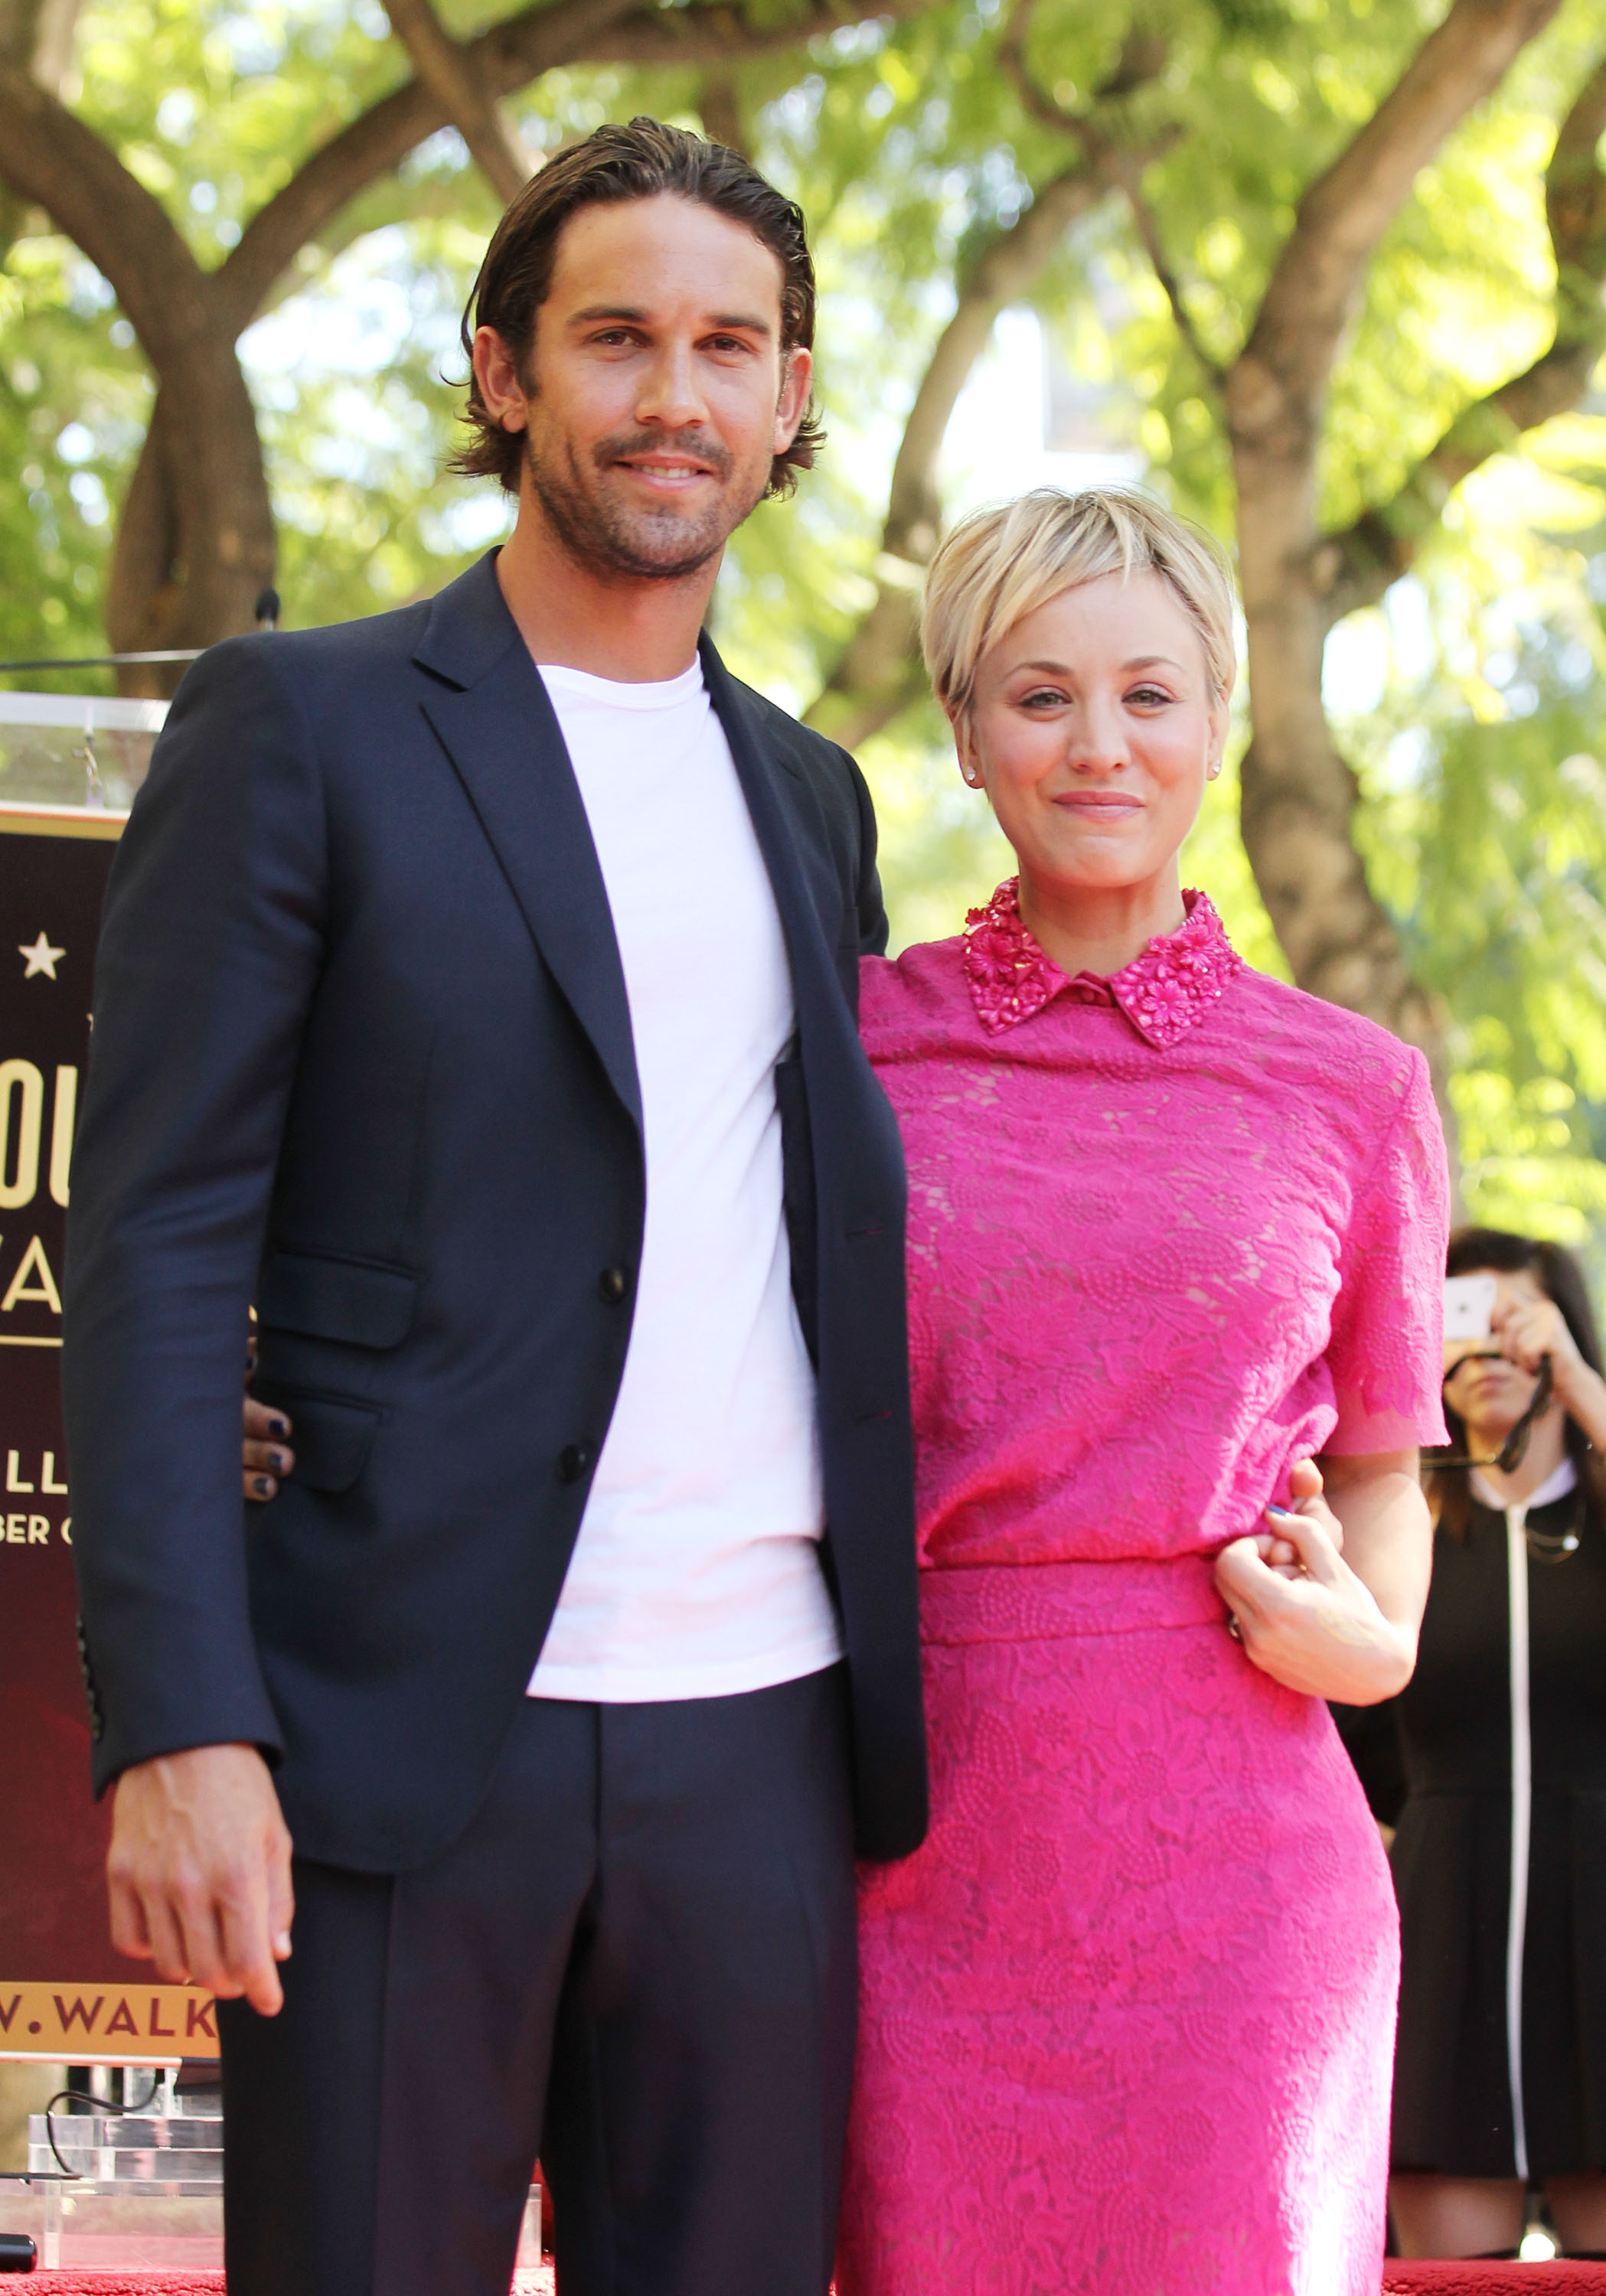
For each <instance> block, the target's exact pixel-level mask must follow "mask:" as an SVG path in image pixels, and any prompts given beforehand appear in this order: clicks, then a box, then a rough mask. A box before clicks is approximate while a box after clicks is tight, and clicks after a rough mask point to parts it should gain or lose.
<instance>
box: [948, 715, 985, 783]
mask: <svg viewBox="0 0 1606 2296" xmlns="http://www.w3.org/2000/svg"><path fill="white" fill-rule="evenodd" d="M948 722H949V724H950V725H951V726H952V727H953V746H954V749H955V750H956V751H957V752H958V755H959V775H960V778H961V780H963V781H964V782H965V783H967V784H968V786H969V787H970V788H971V789H984V788H985V787H986V785H987V784H986V776H985V775H984V773H983V771H982V761H981V758H980V755H979V754H978V752H977V750H976V742H975V738H974V736H973V735H972V733H971V730H970V720H969V717H968V714H967V715H966V716H963V717H951V718H950V719H949V721H948Z"/></svg>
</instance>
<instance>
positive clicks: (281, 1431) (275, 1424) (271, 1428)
mask: <svg viewBox="0 0 1606 2296" xmlns="http://www.w3.org/2000/svg"><path fill="white" fill-rule="evenodd" d="M268 1433H269V1434H270V1435H271V1436H272V1437H273V1439H274V1440H275V1442H276V1443H288V1442H289V1440H290V1422H289V1420H288V1419H270V1420H269V1421H268Z"/></svg>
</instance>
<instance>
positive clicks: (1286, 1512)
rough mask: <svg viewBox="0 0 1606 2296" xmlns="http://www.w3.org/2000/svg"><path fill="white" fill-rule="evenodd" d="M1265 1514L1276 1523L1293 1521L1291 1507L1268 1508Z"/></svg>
mask: <svg viewBox="0 0 1606 2296" xmlns="http://www.w3.org/2000/svg"><path fill="white" fill-rule="evenodd" d="M1266 1513H1268V1514H1269V1515H1271V1516H1272V1518H1273V1520H1274V1521H1278V1522H1292V1521H1293V1520H1294V1511H1293V1509H1292V1507H1280V1506H1269V1507H1267V1509H1266Z"/></svg>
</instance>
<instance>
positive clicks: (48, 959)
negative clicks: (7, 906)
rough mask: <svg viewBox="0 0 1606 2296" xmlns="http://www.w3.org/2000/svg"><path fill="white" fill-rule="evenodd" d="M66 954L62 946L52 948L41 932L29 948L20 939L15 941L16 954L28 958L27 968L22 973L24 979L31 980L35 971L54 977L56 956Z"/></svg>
mask: <svg viewBox="0 0 1606 2296" xmlns="http://www.w3.org/2000/svg"><path fill="white" fill-rule="evenodd" d="M66 954H67V952H66V950H65V949H64V948H52V947H51V946H50V943H49V942H48V941H47V940H46V939H45V936H44V934H43V933H41V934H40V935H39V938H38V939H37V941H35V943H34V945H33V947H31V948H29V947H27V946H26V945H25V943H23V942H21V941H19V942H18V943H17V955H19V956H25V957H26V958H27V959H28V970H27V972H25V973H24V974H23V975H22V978H23V980H32V979H33V977H34V975H35V973H36V972H43V973H44V974H45V975H46V977H47V978H48V979H50V980H54V979H55V977H56V959H57V957H58V956H65V955H66Z"/></svg>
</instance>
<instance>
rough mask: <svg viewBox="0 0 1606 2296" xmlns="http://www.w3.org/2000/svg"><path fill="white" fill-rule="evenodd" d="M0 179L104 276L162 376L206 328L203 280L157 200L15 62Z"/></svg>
mask: <svg viewBox="0 0 1606 2296" xmlns="http://www.w3.org/2000/svg"><path fill="white" fill-rule="evenodd" d="M0 176H4V180H5V182H6V183H7V184H8V185H9V186H10V187H11V189H12V191H13V192H17V193H21V196H22V197H23V198H24V199H28V200H32V201H35V202H36V203H37V205H38V206H40V207H42V208H44V209H45V211H46V212H47V213H48V214H49V215H50V216H51V217H54V220H55V222H56V223H57V224H59V225H60V226H61V228H62V231H64V232H65V233H66V234H68V236H69V237H70V239H72V240H74V241H75V242H77V244H78V246H79V247H80V248H82V250H83V251H84V253H85V254H86V256H87V257H88V258H89V260H90V261H91V263H93V264H94V265H95V267H96V269H97V270H99V271H101V272H103V273H104V275H105V276H106V277H107V278H108V279H109V280H110V281H111V285H112V288H113V289H114V291H115V292H116V295H117V299H118V300H119V303H120V304H121V305H122V307H123V309H124V310H125V311H126V312H127V313H128V317H129V318H130V319H131V320H132V321H133V324H134V326H135V329H136V332H137V333H138V335H139V338H140V340H141V341H142V342H143V343H144V347H145V349H146V352H147V353H148V355H149V357H150V360H151V364H152V366H153V367H154V368H155V369H156V371H157V373H158V374H161V373H163V371H164V369H166V368H169V367H172V366H174V365H177V364H179V363H181V362H182V360H183V358H184V355H185V350H186V349H187V348H189V346H190V345H191V344H192V343H193V342H194V340H195V339H196V337H197V335H198V334H206V333H209V332H210V325H209V323H208V315H207V311H206V301H207V294H206V290H207V280H206V275H205V274H204V273H203V272H202V269H201V266H200V265H199V264H198V263H197V262H196V260H195V258H194V256H193V255H192V254H191V252H190V250H189V247H188V244H187V243H186V242H185V240H184V238H183V237H182V236H181V235H180V234H179V232H178V231H177V227H176V226H175V225H173V224H172V223H171V222H169V218H168V215H167V211H166V209H164V208H163V207H162V205H161V201H159V200H156V199H154V198H153V197H152V194H151V193H149V192H147V191H146V189H145V187H144V184H142V183H141V182H140V181H139V179H138V178H137V176H133V175H131V174H130V173H129V171H128V168H125V167H124V166H123V163H122V161H121V160H119V158H118V156H117V154H116V153H115V152H113V151H112V150H111V146H110V145H109V144H107V143H103V142H102V141H101V138H100V137H99V136H98V135H95V133H94V132H93V130H91V129H90V128H87V127H85V126H84V124H83V122H82V121H81V120H79V119H75V118H74V116H73V114H72V113H71V112H70V111H68V110H67V108H66V106H65V105H64V104H62V103H59V102H57V100H56V98H55V97H54V95H51V94H48V93H47V92H46V90H45V89H44V88H42V87H41V86H39V85H38V82H37V80H35V79H34V78H32V77H31V75H30V74H29V73H28V72H26V71H22V70H19V69H18V67H17V66H16V65H15V64H0Z"/></svg>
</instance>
